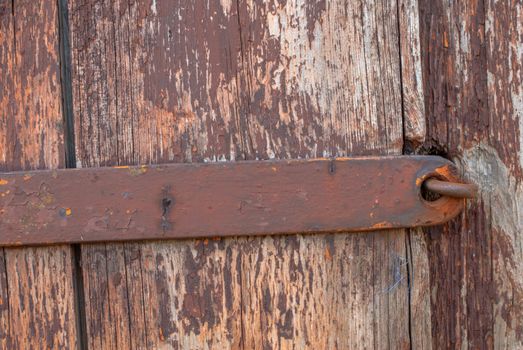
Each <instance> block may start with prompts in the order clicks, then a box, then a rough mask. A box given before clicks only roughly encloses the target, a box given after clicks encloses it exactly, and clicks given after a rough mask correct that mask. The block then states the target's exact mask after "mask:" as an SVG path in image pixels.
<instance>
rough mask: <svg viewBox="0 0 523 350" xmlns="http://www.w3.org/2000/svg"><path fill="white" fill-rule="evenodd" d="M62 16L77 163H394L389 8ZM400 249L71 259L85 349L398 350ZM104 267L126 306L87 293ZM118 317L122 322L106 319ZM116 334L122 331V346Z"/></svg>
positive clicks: (163, 8) (172, 9)
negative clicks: (79, 276) (338, 159)
mask: <svg viewBox="0 0 523 350" xmlns="http://www.w3.org/2000/svg"><path fill="white" fill-rule="evenodd" d="M69 10H70V11H69V13H70V23H71V39H72V58H73V92H74V93H73V97H74V111H75V118H76V119H75V122H76V123H75V125H76V137H77V142H76V144H77V145H78V149H77V158H78V165H79V166H96V165H117V164H127V163H148V162H152V163H157V162H166V161H177V162H181V161H217V160H218V161H219V160H243V159H268V158H290V157H321V156H325V157H329V156H343V155H370V154H400V153H401V151H402V145H403V135H402V129H403V126H402V116H401V113H402V111H401V104H402V97H401V83H400V51H399V49H400V44H399V32H398V21H399V19H398V8H397V7H396V4H395V3H389V2H386V1H358V2H350V3H345V2H343V1H333V2H322V1H320V2H313V1H310V2H309V1H306V2H300V1H287V2H278V1H271V2H264V1H240V2H232V1H210V2H209V1H195V2H190V3H187V2H184V1H175V2H172V3H166V2H155V1H140V2H134V1H131V2H129V3H127V2H125V3H124V2H121V1H116V2H112V3H100V2H95V1H84V0H74V1H71V2H70V8H69ZM376 205H379V203H376ZM202 220H205V218H202ZM210 234H211V235H212V233H210ZM405 238H406V236H405V232H404V231H396V232H387V233H386V234H383V233H375V234H370V235H366V236H365V237H364V236H363V235H337V236H335V237H334V236H331V235H318V236H304V237H301V236H298V237H267V238H262V239H260V238H258V239H223V240H199V241H183V242H182V241H179V242H152V243H133V244H131V245H124V247H123V251H124V256H125V259H124V260H123V261H122V260H121V259H112V260H111V259H110V258H109V251H115V250H118V249H121V247H118V246H116V245H112V244H111V245H106V247H105V248H104V249H101V248H100V247H99V246H96V245H90V246H83V247H82V260H83V269H84V274H83V276H84V280H85V281H86V282H85V288H86V289H85V294H86V295H90V297H89V298H86V304H87V305H86V307H87V309H88V310H91V311H90V312H92V314H91V315H89V316H88V317H89V320H91V319H93V320H102V321H96V324H94V325H93V326H91V328H89V329H88V333H89V334H88V337H90V340H89V342H92V344H93V346H95V345H98V344H104V345H107V346H108V347H113V348H129V347H141V346H143V347H148V348H159V347H162V346H163V347H174V348H177V347H181V348H273V347H297V348H299V347H300V346H301V347H313V346H319V347H337V348H351V347H354V346H367V347H371V346H372V347H380V348H381V347H390V348H398V347H399V348H405V347H408V346H409V321H408V317H409V310H408V278H407V268H406V262H407V251H406V247H405ZM104 250H105V252H104ZM131 256H134V257H135V258H134V259H131V258H129V257H131ZM97 266H100V268H98V267H97ZM104 269H106V270H109V271H113V272H112V273H115V274H116V273H117V272H118V271H119V272H120V273H121V274H123V275H126V276H127V279H126V283H122V284H119V286H118V288H121V289H119V290H118V291H117V292H116V293H117V294H118V295H127V298H128V305H127V306H126V305H125V304H123V303H112V302H110V299H111V298H112V297H111V293H110V289H107V291H106V290H105V289H104V288H98V287H97V286H99V285H102V284H103V283H110V282H109V280H110V278H108V277H104V276H103V273H104V272H103V270H104ZM91 284H92V285H93V287H90V286H91ZM124 291H125V293H124ZM102 300H103V301H102ZM97 305H102V306H103V307H102V308H100V307H97ZM114 313H117V314H119V315H124V314H125V315H129V323H128V324H127V325H125V326H123V325H121V324H120V323H119V322H118V323H116V324H114V323H112V322H103V320H106V319H110V317H113V316H111V315H113V314H114ZM122 319H123V318H122ZM93 322H94V321H93ZM114 327H128V328H129V342H126V341H120V340H115V339H117V336H116V335H115V330H114ZM117 332H121V333H122V334H124V333H125V332H126V331H124V330H118V331H117ZM102 338H104V339H102ZM107 338H111V339H107Z"/></svg>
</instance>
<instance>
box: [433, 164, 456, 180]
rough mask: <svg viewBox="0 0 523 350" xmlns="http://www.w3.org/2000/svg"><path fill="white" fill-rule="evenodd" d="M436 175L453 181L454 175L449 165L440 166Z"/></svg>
mask: <svg viewBox="0 0 523 350" xmlns="http://www.w3.org/2000/svg"><path fill="white" fill-rule="evenodd" d="M435 172H436V174H438V175H441V176H443V177H445V178H447V179H451V178H452V177H453V176H452V173H451V171H450V167H449V166H448V165H443V166H440V167H439V168H436V169H435Z"/></svg>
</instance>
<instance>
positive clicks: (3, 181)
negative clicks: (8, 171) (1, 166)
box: [0, 179, 9, 185]
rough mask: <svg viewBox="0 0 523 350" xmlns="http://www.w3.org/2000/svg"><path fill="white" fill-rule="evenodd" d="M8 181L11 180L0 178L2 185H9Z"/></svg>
mask: <svg viewBox="0 0 523 350" xmlns="http://www.w3.org/2000/svg"><path fill="white" fill-rule="evenodd" d="M8 183H9V181H7V180H4V179H0V185H7V184H8Z"/></svg>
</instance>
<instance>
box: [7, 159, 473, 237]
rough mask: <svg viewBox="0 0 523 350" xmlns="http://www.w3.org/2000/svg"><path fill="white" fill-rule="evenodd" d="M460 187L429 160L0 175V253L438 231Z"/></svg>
mask: <svg viewBox="0 0 523 350" xmlns="http://www.w3.org/2000/svg"><path fill="white" fill-rule="evenodd" d="M427 179H437V180H438V181H439V182H434V181H426V180H427ZM458 180H459V178H458V176H457V171H456V168H455V167H454V165H453V164H452V163H451V162H449V161H447V160H445V159H443V158H440V157H435V156H398V157H367V158H338V159H313V160H290V161H254V162H228V163H212V164H211V163H207V164H170V165H155V166H136V167H117V168H88V169H64V170H48V171H30V172H16V173H4V174H0V246H13V245H28V244H31V245H34V244H57V243H78V242H99V241H123V240H144V239H176V238H195V237H213V236H237V235H266V234H280V233H281V234H289V233H308V232H351V231H369V230H377V229H389V228H404V227H413V226H425V225H435V224H440V223H443V222H445V221H447V220H449V219H451V218H453V217H455V216H456V215H457V214H458V213H459V212H460V211H461V210H462V207H463V199H461V198H455V197H456V195H455V194H456V190H457V189H458V190H459V188H458V187H459V186H458V187H456V186H457V185H452V183H453V182H458ZM442 181H443V182H444V183H442ZM424 183H425V184H426V185H425V186H426V187H428V188H429V190H430V191H434V192H438V193H440V194H442V195H443V196H442V197H441V198H439V199H437V200H434V201H430V200H427V199H424V198H423V196H422V191H421V189H422V184H424ZM449 183H450V184H449ZM445 186H446V187H445ZM449 186H450V187H449ZM460 186H461V185H460ZM461 189H463V187H461ZM469 192H470V191H469ZM469 192H467V191H461V193H460V194H458V195H457V196H458V197H468V196H469V194H470V193H469ZM453 193H454V195H453Z"/></svg>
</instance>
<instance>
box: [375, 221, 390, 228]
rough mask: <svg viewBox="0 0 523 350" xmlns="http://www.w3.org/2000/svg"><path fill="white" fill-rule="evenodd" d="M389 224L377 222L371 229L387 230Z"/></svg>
mask: <svg viewBox="0 0 523 350" xmlns="http://www.w3.org/2000/svg"><path fill="white" fill-rule="evenodd" d="M390 226H391V225H390V223H389V222H387V221H382V222H378V223H377V224H374V225H372V228H388V227H390Z"/></svg>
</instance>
